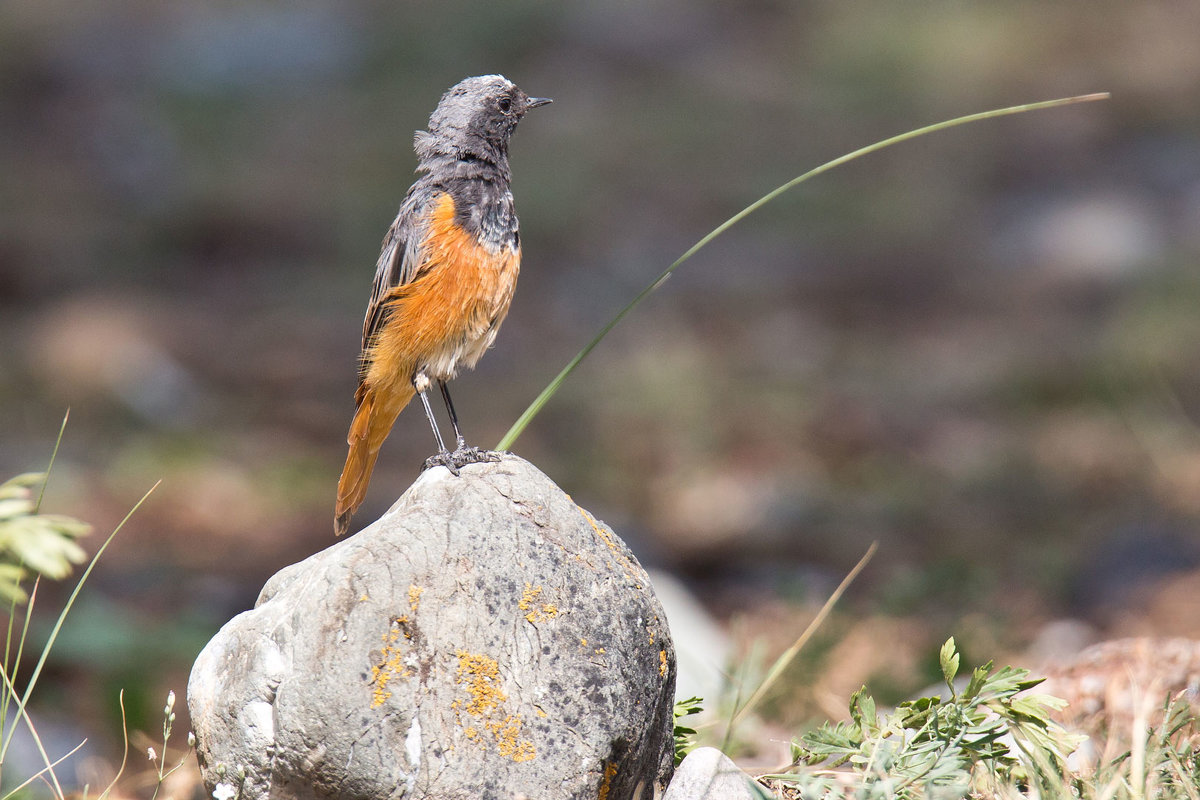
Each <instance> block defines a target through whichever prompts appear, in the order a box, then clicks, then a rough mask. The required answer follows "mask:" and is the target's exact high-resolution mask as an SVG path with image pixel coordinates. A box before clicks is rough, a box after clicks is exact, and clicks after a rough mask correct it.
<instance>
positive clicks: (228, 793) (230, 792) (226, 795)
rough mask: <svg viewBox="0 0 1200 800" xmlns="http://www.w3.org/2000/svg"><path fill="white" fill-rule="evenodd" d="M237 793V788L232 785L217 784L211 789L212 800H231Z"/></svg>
mask: <svg viewBox="0 0 1200 800" xmlns="http://www.w3.org/2000/svg"><path fill="white" fill-rule="evenodd" d="M237 793H238V792H237V787H236V786H234V785H233V784H232V783H218V784H217V785H216V788H214V789H213V800H233V798H235V797H237Z"/></svg>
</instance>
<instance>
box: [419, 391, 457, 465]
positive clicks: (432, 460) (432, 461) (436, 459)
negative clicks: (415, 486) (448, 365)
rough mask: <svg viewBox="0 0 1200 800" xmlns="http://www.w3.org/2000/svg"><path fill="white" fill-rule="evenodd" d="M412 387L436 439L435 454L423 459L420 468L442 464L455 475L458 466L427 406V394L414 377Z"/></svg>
mask: <svg viewBox="0 0 1200 800" xmlns="http://www.w3.org/2000/svg"><path fill="white" fill-rule="evenodd" d="M413 388H414V389H416V390H417V395H418V396H419V397H420V398H421V405H422V406H424V407H425V416H426V417H427V418H428V419H429V427H431V428H433V438H434V439H437V446H438V451H437V454H436V455H432V456H430V457H429V458H427V459H425V464H424V466H422V469H429V468H430V467H436V466H443V467H445V468H446V469H448V470H450V472H452V473H454V474H455V475H457V474H458V466H457V465H456V464H455V460H454V457H453V456H452V455H451V453H450V451H449V450H447V449H446V443H445V441H443V440H442V431H441V429H440V428H438V424H437V418H436V417H434V416H433V409H432V408H431V407H430V406H429V395H427V394H426V393H425V389H421V388H419V384H418V383H417V381H416V379H413ZM454 430H455V433H457V432H458V426H457V425H455V426H454Z"/></svg>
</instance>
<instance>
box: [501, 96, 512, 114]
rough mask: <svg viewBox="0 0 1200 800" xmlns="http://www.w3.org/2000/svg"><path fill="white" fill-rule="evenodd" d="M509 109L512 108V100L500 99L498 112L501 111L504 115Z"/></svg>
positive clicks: (508, 98) (509, 98) (507, 98)
mask: <svg viewBox="0 0 1200 800" xmlns="http://www.w3.org/2000/svg"><path fill="white" fill-rule="evenodd" d="M511 108H512V98H511V97H501V98H500V110H501V111H503V112H504V113H505V114H507V113H508V112H509V109H511Z"/></svg>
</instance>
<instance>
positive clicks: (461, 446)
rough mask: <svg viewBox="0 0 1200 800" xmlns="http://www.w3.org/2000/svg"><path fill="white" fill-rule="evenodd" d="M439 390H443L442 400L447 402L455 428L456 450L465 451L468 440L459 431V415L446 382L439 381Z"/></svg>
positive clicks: (447, 409) (451, 422)
mask: <svg viewBox="0 0 1200 800" xmlns="http://www.w3.org/2000/svg"><path fill="white" fill-rule="evenodd" d="M438 388H440V389H441V390H442V399H443V400H445V401H446V411H447V412H449V414H450V424H451V425H452V426H454V438H455V439H456V440H457V447H456V448H455V450H456V451H458V450H465V449H466V448H467V440H466V439H464V438H463V435H462V431H460V430H459V429H458V414H456V413H454V403H453V402H451V401H450V389H449V388H447V386H446V382H445V381H438Z"/></svg>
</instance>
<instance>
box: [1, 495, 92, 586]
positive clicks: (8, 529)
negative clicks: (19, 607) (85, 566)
mask: <svg viewBox="0 0 1200 800" xmlns="http://www.w3.org/2000/svg"><path fill="white" fill-rule="evenodd" d="M46 478H47V473H45V472H26V473H25V474H23V475H18V476H16V477H15V478H10V479H9V480H7V481H5V482H4V483H0V601H3V602H9V603H17V604H22V603H24V602H25V601H26V600H28V599H29V596H28V595H27V594H26V592H25V590H24V589H22V588H21V584H22V583H24V582H25V581H26V580H28V579H29V578H30V576H31V574H34V573H36V574H38V575H43V576H45V577H47V578H51V579H53V580H62V579H63V578H65V577H67V576H68V575H70V574H71V567H72V566H73V565H75V564H82V563H83V562H84V561H86V560H87V553H85V552H84V551H83V548H82V547H80V546H79V544H78V543H77V541H76V540H77V539H79V538H80V537H82V536H86V535H87V534H88V533H90V532H91V530H92V527H91V526H90V525H88V524H87V523H85V522H80V521H79V520H77V519H74V518H73V517H68V516H64V515H61V514H41V513H39V511H38V502H37V499H35V497H34V489H35V488H37V487H40V486H44V485H45V483H46Z"/></svg>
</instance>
